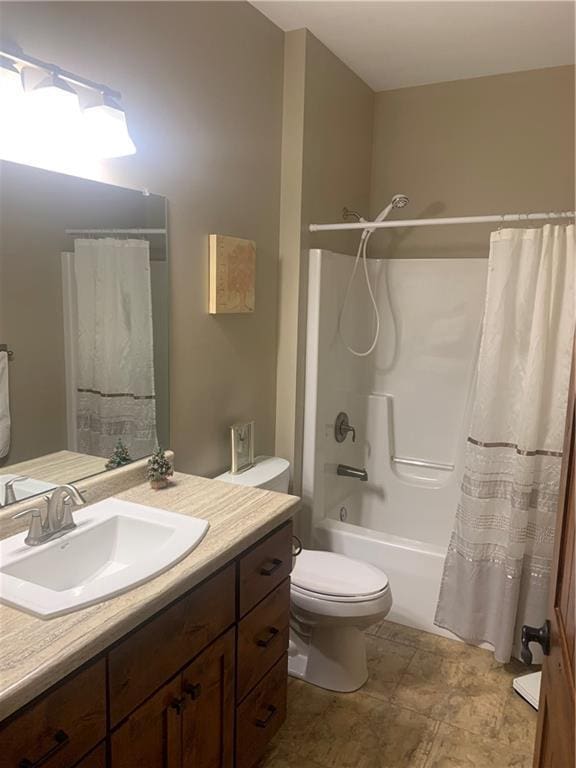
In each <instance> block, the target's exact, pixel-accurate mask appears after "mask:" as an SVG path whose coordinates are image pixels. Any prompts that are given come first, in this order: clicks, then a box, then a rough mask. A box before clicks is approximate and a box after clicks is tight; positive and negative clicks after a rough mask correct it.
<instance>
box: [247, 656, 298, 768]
mask: <svg viewBox="0 0 576 768" xmlns="http://www.w3.org/2000/svg"><path fill="white" fill-rule="evenodd" d="M287 686H288V656H287V655H286V654H285V655H284V656H283V657H282V658H281V659H280V660H279V661H277V662H276V664H275V665H274V666H273V667H272V669H271V670H270V672H268V674H267V675H266V677H265V678H264V680H262V682H261V683H260V684H259V685H257V686H256V688H255V689H254V690H253V691H252V693H251V694H249V695H248V696H247V697H246V699H244V701H243V702H242V704H240V706H239V707H238V709H237V719H236V722H237V728H236V768H252V766H254V765H255V763H256V762H257V761H258V760H259V759H260V758H261V757H262V755H263V754H264V751H265V750H266V746H267V745H268V742H269V741H270V739H271V738H272V737H273V736H274V734H275V733H276V732H277V731H278V729H279V728H280V726H281V725H282V723H283V722H284V720H285V718H286V691H287Z"/></svg>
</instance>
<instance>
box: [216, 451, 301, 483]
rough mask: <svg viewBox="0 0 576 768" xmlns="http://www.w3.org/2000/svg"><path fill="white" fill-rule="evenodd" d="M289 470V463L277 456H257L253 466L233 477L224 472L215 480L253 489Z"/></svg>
mask: <svg viewBox="0 0 576 768" xmlns="http://www.w3.org/2000/svg"><path fill="white" fill-rule="evenodd" d="M289 469H290V462H289V461H286V459H281V458H280V457H279V456H257V457H256V458H255V459H254V466H253V467H250V469H246V470H245V471H244V472H240V473H239V474H237V475H233V474H232V473H231V472H224V474H223V475H218V477H215V478H214V479H215V480H223V481H224V482H225V483H234V484H235V485H249V486H252V487H254V488H256V487H258V486H260V485H263V484H264V483H269V482H270V480H274V478H276V477H279V476H280V475H281V474H283V473H284V472H288V471H289Z"/></svg>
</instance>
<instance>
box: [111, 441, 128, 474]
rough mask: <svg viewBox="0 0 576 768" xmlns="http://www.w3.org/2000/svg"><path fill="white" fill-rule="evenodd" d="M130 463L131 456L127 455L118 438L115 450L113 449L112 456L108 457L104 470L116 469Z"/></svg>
mask: <svg viewBox="0 0 576 768" xmlns="http://www.w3.org/2000/svg"><path fill="white" fill-rule="evenodd" d="M131 461H132V456H130V454H129V453H128V448H126V446H125V445H124V443H123V442H122V440H121V439H120V438H118V442H117V443H116V448H114V452H113V453H112V456H110V458H109V459H108V461H107V462H106V469H118V467H123V466H124V464H130V462H131Z"/></svg>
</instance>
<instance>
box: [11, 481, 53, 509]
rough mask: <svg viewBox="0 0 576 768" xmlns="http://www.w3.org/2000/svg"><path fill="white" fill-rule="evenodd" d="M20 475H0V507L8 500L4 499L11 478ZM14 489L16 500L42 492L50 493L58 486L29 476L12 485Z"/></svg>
mask: <svg viewBox="0 0 576 768" xmlns="http://www.w3.org/2000/svg"><path fill="white" fill-rule="evenodd" d="M15 477H18V475H0V507H1V506H3V505H4V504H5V503H6V502H5V500H4V494H5V492H6V491H5V486H6V483H7V482H9V481H10V480H13V479H14V478H15ZM12 487H13V489H14V496H15V497H16V501H20V500H21V499H27V498H29V497H30V496H37V495H39V494H40V493H50V491H53V490H54V488H56V486H55V485H54V483H46V482H44V481H43V480H34V478H33V477H27V478H26V479H25V480H18V482H17V483H14V485H13V486H12Z"/></svg>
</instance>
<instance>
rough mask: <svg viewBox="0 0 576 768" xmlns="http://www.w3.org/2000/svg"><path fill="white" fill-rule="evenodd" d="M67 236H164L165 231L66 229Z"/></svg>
mask: <svg viewBox="0 0 576 768" xmlns="http://www.w3.org/2000/svg"><path fill="white" fill-rule="evenodd" d="M65 234H67V235H165V234H166V230H165V229H67V230H65Z"/></svg>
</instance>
